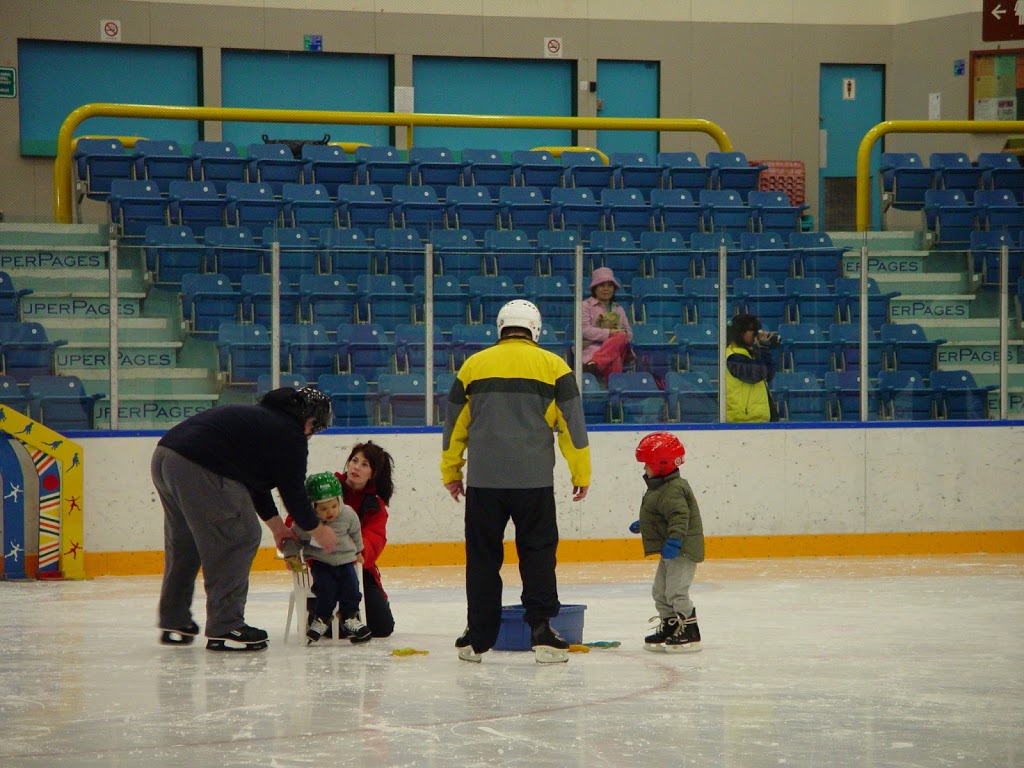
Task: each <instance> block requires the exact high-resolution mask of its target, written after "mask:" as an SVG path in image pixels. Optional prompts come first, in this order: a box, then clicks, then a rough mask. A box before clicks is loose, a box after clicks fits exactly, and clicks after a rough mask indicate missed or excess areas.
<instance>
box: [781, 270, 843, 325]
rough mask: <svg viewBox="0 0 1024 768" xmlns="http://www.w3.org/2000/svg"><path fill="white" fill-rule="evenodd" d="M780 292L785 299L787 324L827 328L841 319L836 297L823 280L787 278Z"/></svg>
mask: <svg viewBox="0 0 1024 768" xmlns="http://www.w3.org/2000/svg"><path fill="white" fill-rule="evenodd" d="M782 292H783V293H784V294H786V298H787V302H786V306H787V322H790V323H813V324H815V325H818V326H821V327H823V328H827V327H828V326H829V325H831V324H832V323H836V322H839V321H840V320H841V319H842V318H841V317H840V316H839V305H838V303H837V301H838V300H837V299H836V295H835V294H834V293H833V292H832V289H830V288H829V287H828V285H827V284H826V283H825V281H824V280H819V279H816V278H813V277H787V278H786V279H785V281H784V282H783V284H782Z"/></svg>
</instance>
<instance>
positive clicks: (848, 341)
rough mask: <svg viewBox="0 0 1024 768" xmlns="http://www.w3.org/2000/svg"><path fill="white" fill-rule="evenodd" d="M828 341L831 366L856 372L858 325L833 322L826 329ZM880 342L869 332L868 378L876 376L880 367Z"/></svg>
mask: <svg viewBox="0 0 1024 768" xmlns="http://www.w3.org/2000/svg"><path fill="white" fill-rule="evenodd" d="M828 341H829V345H830V346H831V347H832V367H833V368H835V369H836V370H837V371H848V372H851V373H856V372H859V371H860V361H861V344H860V325H859V324H855V323H834V324H832V325H830V326H829V329H828ZM882 349H883V346H882V344H881V343H880V342H879V341H878V339H877V338H875V336H874V334H873V333H869V335H868V339H867V369H868V378H870V379H876V378H878V372H879V371H880V370H881V369H882Z"/></svg>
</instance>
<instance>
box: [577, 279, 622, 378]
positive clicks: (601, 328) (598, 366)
mask: <svg viewBox="0 0 1024 768" xmlns="http://www.w3.org/2000/svg"><path fill="white" fill-rule="evenodd" d="M621 287H622V286H621V285H619V281H618V280H616V279H615V273H614V272H612V271H611V270H610V269H609V268H608V267H598V268H597V269H595V270H594V273H593V275H591V277H590V298H589V299H584V300H583V311H582V314H583V370H584V371H586V372H588V373H592V374H594V375H595V376H597V377H598V378H599V379H600V380H601V381H607V380H608V375H609V374H611V373H621V372H622V368H623V365H629V364H630V363H631V362H632V361H633V360H635V357H634V355H633V350H632V348H631V347H630V346H629V344H630V342H631V341H632V340H633V329H632V328H630V327H629V320H627V319H626V311H625V310H624V309H623V308H622V306H621V305H620V304H617V303H615V291H616V289H618V288H621Z"/></svg>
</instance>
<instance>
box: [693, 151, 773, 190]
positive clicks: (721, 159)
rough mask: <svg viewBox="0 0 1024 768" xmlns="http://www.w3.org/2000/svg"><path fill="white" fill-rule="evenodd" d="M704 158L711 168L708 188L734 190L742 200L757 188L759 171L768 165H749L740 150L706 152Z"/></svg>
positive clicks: (759, 178)
mask: <svg viewBox="0 0 1024 768" xmlns="http://www.w3.org/2000/svg"><path fill="white" fill-rule="evenodd" d="M705 160H706V162H707V164H708V167H709V168H711V183H710V185H709V186H710V188H711V189H731V190H735V191H736V192H737V193H738V194H739V196H740V199H742V200H743V201H746V199H747V196H748V195H749V194H750V193H751V192H752V191H754V190H755V189H757V186H758V184H759V183H760V180H761V171H763V170H765V168H767V167H768V166H766V165H751V164H750V163H749V162H748V161H747V156H746V155H744V154H743V153H742V152H708V153H707V155H706V156H705Z"/></svg>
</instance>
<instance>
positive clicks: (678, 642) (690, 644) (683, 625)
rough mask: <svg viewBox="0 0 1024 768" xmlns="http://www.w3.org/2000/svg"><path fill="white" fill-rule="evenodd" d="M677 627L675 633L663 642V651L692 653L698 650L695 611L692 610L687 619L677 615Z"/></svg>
mask: <svg viewBox="0 0 1024 768" xmlns="http://www.w3.org/2000/svg"><path fill="white" fill-rule="evenodd" d="M678 621H679V627H678V629H677V630H676V632H675V633H673V635H672V636H671V637H669V638H667V639H666V640H665V650H666V651H668V652H669V653H694V652H696V651H699V650H700V628H699V627H698V626H697V609H696V608H694V609H693V613H691V614H690V615H689V616H688V617H687V616H683V615H682V614H680V615H679V619H678Z"/></svg>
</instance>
